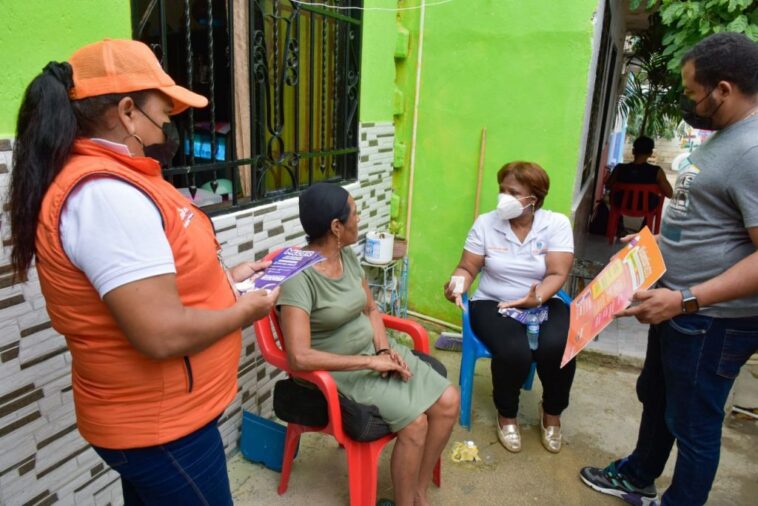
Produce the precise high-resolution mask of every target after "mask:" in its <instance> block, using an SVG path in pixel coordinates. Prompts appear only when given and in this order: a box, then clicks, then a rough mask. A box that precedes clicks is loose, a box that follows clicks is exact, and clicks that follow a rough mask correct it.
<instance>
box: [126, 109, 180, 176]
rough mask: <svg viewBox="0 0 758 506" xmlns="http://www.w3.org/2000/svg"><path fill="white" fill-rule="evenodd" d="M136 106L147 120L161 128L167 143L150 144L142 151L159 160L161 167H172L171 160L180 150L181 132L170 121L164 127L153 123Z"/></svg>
mask: <svg viewBox="0 0 758 506" xmlns="http://www.w3.org/2000/svg"><path fill="white" fill-rule="evenodd" d="M135 106H136V107H137V109H139V111H140V112H141V113H142V114H144V115H145V117H146V118H147V119H149V120H150V123H152V124H153V125H155V126H156V127H158V128H160V129H161V131H162V132H163V137H164V138H165V139H166V140H165V141H163V142H160V143H157V144H150V145H149V146H143V147H142V150H143V151H144V153H145V156H148V157H150V158H153V159H154V160H157V161H158V163H160V164H161V167H163V168H164V169H165V168H166V167H168V166H169V165H171V160H173V159H174V155H176V152H177V151H178V150H179V144H180V142H179V130H177V128H176V125H174V124H173V123H172V122H170V121H168V122H166V123H164V124H163V126H160V125H158V123H156V122H155V121H153V118H151V117H150V116H148V115H147V114H146V113H145V111H143V110H142V109H141V108H140V107H139V106H137V105H136V103H135Z"/></svg>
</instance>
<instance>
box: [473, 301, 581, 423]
mask: <svg viewBox="0 0 758 506" xmlns="http://www.w3.org/2000/svg"><path fill="white" fill-rule="evenodd" d="M497 304H498V303H497V302H495V301H491V300H477V301H472V302H471V304H470V307H471V326H472V328H473V330H474V332H475V333H476V335H477V337H479V339H480V340H481V341H482V342H483V343H484V344H485V345H486V346H487V348H489V349H490V352H491V353H492V362H491V368H492V396H493V398H494V400H495V407H496V408H497V411H498V413H500V415H501V416H503V417H505V418H516V415H517V414H518V401H519V395H520V394H521V385H522V384H523V383H524V381H525V380H526V377H527V376H528V375H529V369H530V367H531V364H532V361H536V362H537V374H538V375H539V377H540V381H542V387H543V394H542V402H543V408H544V410H545V412H546V413H548V414H550V415H560V414H561V413H562V412H563V410H564V409H566V408H567V407H568V404H569V393H570V392H571V383H573V381H574V372H575V371H576V362H575V360H572V361H571V362H569V363H568V364H566V367H564V368H563V369H561V359H562V358H563V350H564V348H565V347H566V338H567V336H568V328H569V309H568V307H566V305H565V304H564V303H563V302H562V301H561V300H559V299H550V300H549V301H548V302H547V306H548V310H549V314H548V320H547V321H545V322H543V323H542V324H541V325H540V340H539V348H537V349H536V350H535V351H532V350H530V349H529V341H528V340H527V337H526V327H525V326H524V325H522V324H521V323H519V322H517V321H516V320H514V319H513V318H508V317H505V316H502V315H500V313H498V311H497Z"/></svg>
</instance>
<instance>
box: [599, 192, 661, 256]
mask: <svg viewBox="0 0 758 506" xmlns="http://www.w3.org/2000/svg"><path fill="white" fill-rule="evenodd" d="M619 194H620V195H621V202H620V203H619V204H617V203H616V201H617V199H618V197H617V195H619ZM651 196H657V197H658V205H657V206H655V207H652V208H651V207H650V200H651V199H650V197H651ZM665 198H666V196H665V195H663V193H662V192H661V188H660V187H659V186H658V185H657V184H633V183H616V184H614V185H613V186H612V187H611V190H610V204H611V212H610V215H609V216H608V228H607V229H606V237H608V244H613V243H614V242H615V240H616V234H617V232H618V224H619V221H620V220H621V217H622V216H630V217H634V218H645V222H646V224H647V226H648V227H650V230H652V231H653V233H654V234H657V233H658V232H660V228H661V214H662V212H663V200H664V199H665Z"/></svg>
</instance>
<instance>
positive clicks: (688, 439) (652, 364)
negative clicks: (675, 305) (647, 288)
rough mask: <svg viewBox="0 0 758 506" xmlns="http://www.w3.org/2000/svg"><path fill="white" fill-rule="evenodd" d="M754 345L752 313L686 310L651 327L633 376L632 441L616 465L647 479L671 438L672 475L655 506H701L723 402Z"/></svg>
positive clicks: (756, 325)
mask: <svg viewBox="0 0 758 506" xmlns="http://www.w3.org/2000/svg"><path fill="white" fill-rule="evenodd" d="M756 350H758V317H750V318H709V317H707V316H702V315H698V314H694V315H681V316H677V317H675V318H673V319H671V320H668V321H665V322H663V323H660V324H658V325H651V326H650V331H649V333H648V346H647V356H646V357H645V365H644V367H643V369H642V373H641V374H640V377H639V379H638V380H637V395H638V397H639V399H640V402H642V406H643V411H642V421H641V422H640V432H639V436H638V438H637V447H636V448H635V449H634V452H633V453H632V454H631V455H630V456H629V457H628V459H626V460H625V461H624V462H623V463H622V464H621V471H622V472H623V473H624V474H625V475H627V476H628V477H629V478H630V479H631V480H632V481H633V482H635V483H636V484H637V485H639V486H643V487H644V486H647V485H650V484H652V483H653V482H654V481H655V479H656V478H658V477H659V476H660V475H661V473H662V472H663V468H664V466H665V465H666V461H667V460H668V457H669V454H670V453H671V448H672V446H673V444H674V441H675V440H676V443H677V449H678V451H679V453H678V457H677V460H676V467H675V468H674V478H673V480H672V482H671V486H670V487H669V488H668V490H666V492H665V493H664V494H663V498H662V504H663V505H686V506H696V505H701V504H705V502H706V500H707V499H708V493H709V492H710V490H711V485H712V484H713V479H714V477H715V475H716V469H717V468H718V464H719V454H720V450H721V426H722V423H723V421H724V404H725V403H726V399H727V396H728V395H729V390H730V389H731V388H732V384H733V383H734V380H735V378H736V377H737V374H738V373H739V370H740V367H742V365H743V364H744V363H745V362H746V361H747V360H748V359H749V358H750V356H751V355H752V354H753V353H755V352H756Z"/></svg>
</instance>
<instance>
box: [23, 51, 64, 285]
mask: <svg viewBox="0 0 758 506" xmlns="http://www.w3.org/2000/svg"><path fill="white" fill-rule="evenodd" d="M73 84H74V83H73V72H72V69H71V65H69V64H68V63H66V62H63V63H56V62H50V63H48V64H47V66H46V67H45V68H44V70H43V71H42V73H41V74H39V75H38V76H37V77H35V78H34V80H33V81H32V82H31V83H30V84H29V86H28V87H27V89H26V92H25V93H24V97H23V100H22V102H21V108H20V109H19V112H18V121H17V125H16V142H15V144H14V147H13V173H12V175H11V186H10V218H11V240H12V244H13V250H12V252H11V265H12V268H13V274H14V277H13V279H14V281H15V282H23V281H26V279H27V273H28V271H29V268H30V267H31V264H32V260H33V258H34V251H35V237H36V232H37V219H38V217H39V211H40V206H41V205H42V198H43V197H44V196H45V193H46V192H47V189H48V188H49V187H50V184H51V183H52V182H53V179H54V178H55V176H56V175H57V174H58V173H59V172H60V171H61V169H62V168H63V165H64V164H65V162H66V160H67V159H68V157H69V154H70V153H71V147H72V146H73V144H74V139H75V138H76V135H77V130H78V129H77V119H76V115H75V114H74V109H73V107H72V105H71V101H70V99H69V90H70V89H71V88H72V87H73Z"/></svg>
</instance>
